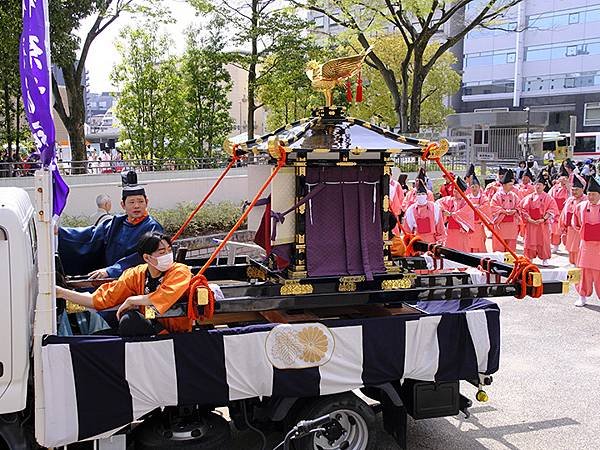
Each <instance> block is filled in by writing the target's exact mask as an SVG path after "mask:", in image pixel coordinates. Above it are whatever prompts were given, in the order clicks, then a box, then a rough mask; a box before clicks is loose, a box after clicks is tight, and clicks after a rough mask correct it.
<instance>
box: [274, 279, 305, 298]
mask: <svg viewBox="0 0 600 450" xmlns="http://www.w3.org/2000/svg"><path fill="white" fill-rule="evenodd" d="M280 293H281V295H305V294H312V293H313V287H312V284H300V282H299V281H296V280H286V281H285V282H284V284H283V286H281V291H280Z"/></svg>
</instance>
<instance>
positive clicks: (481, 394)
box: [475, 389, 490, 403]
mask: <svg viewBox="0 0 600 450" xmlns="http://www.w3.org/2000/svg"><path fill="white" fill-rule="evenodd" d="M475 398H476V399H477V401H478V402H481V403H485V402H487V401H488V400H489V399H490V398H489V397H488V395H487V393H486V392H485V391H484V390H483V389H479V390H478V391H477V394H476V395H475Z"/></svg>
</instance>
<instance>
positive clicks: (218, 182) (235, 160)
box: [171, 144, 240, 242]
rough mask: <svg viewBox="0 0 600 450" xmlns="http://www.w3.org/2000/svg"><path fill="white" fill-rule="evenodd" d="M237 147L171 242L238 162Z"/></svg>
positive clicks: (173, 240) (234, 147) (179, 234)
mask: <svg viewBox="0 0 600 450" xmlns="http://www.w3.org/2000/svg"><path fill="white" fill-rule="evenodd" d="M237 147H238V145H237V144H235V145H234V146H233V155H232V157H231V161H229V164H227V167H226V168H225V170H224V171H223V173H221V175H220V176H219V178H217V181H215V183H214V184H213V185H212V187H211V188H210V190H209V191H208V192H207V193H206V195H205V196H204V198H203V199H202V201H201V202H200V203H198V206H196V208H195V209H194V210H193V211H192V213H191V214H190V215H189V216H188V218H187V219H186V220H185V222H184V223H183V225H181V228H179V230H178V231H177V233H175V234H174V235H173V237H172V238H171V241H172V242H175V241H176V240H177V238H178V237H179V236H181V233H183V231H184V230H185V229H186V228H187V227H188V225H189V224H190V222H191V221H192V219H193V218H194V216H195V215H196V214H197V213H198V211H200V208H202V207H203V206H204V204H205V203H206V201H207V200H208V199H209V198H210V196H211V195H212V194H213V192H215V189H217V186H219V184H220V183H221V181H222V180H223V178H225V175H227V172H229V170H230V169H231V168H232V167H233V166H234V165H235V163H237V162H238V161H239V160H240V157H239V156H238V155H237Z"/></svg>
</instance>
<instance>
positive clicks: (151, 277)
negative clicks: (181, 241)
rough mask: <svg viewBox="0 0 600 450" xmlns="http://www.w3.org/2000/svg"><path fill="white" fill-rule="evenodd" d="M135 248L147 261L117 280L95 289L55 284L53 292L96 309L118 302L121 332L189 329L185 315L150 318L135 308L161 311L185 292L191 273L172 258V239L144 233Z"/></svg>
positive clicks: (147, 333) (132, 333)
mask: <svg viewBox="0 0 600 450" xmlns="http://www.w3.org/2000/svg"><path fill="white" fill-rule="evenodd" d="M137 248H138V253H139V255H140V256H141V257H142V259H143V260H144V261H145V262H146V264H140V265H138V266H135V267H132V268H130V269H127V270H126V271H125V272H123V274H122V275H121V276H120V277H119V278H118V279H117V280H114V281H111V282H109V283H106V284H103V285H102V286H100V287H99V288H98V289H97V290H96V291H95V292H94V293H89V292H77V291H72V290H70V289H64V288H61V287H57V288H56V296H57V297H59V298H64V299H65V300H69V301H71V302H73V303H76V304H78V305H81V306H85V307H86V308H94V309H96V310H98V311H101V310H104V309H109V308H114V307H115V306H119V309H118V311H117V318H118V319H119V334H120V335H121V336H140V335H153V334H164V333H165V332H182V331H191V329H192V320H191V319H188V318H187V317H176V318H165V319H160V318H159V319H156V320H152V321H150V320H148V319H145V318H144V315H143V314H142V313H140V311H138V309H139V308H141V309H142V312H143V311H145V309H146V308H153V309H154V310H155V311H157V312H158V313H159V314H164V313H165V312H166V311H168V310H169V308H170V307H171V306H173V304H175V302H177V300H179V299H180V298H181V297H182V296H184V295H185V294H186V292H187V290H188V288H189V284H190V280H191V278H192V273H191V271H190V268H189V267H188V266H186V265H185V264H179V263H174V262H173V251H172V249H171V241H170V240H169V238H168V237H167V236H165V235H163V234H162V233H158V232H148V233H146V234H144V235H143V236H142V237H141V238H140V241H139V243H138V247H137Z"/></svg>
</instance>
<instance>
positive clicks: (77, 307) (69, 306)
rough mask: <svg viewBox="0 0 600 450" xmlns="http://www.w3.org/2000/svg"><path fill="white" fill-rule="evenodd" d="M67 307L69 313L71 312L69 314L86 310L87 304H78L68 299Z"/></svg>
mask: <svg viewBox="0 0 600 450" xmlns="http://www.w3.org/2000/svg"><path fill="white" fill-rule="evenodd" d="M66 309H67V313H69V314H71V313H78V312H84V311H85V310H86V308H85V306H81V305H78V304H77V303H73V302H70V301H68V300H67V305H66Z"/></svg>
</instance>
